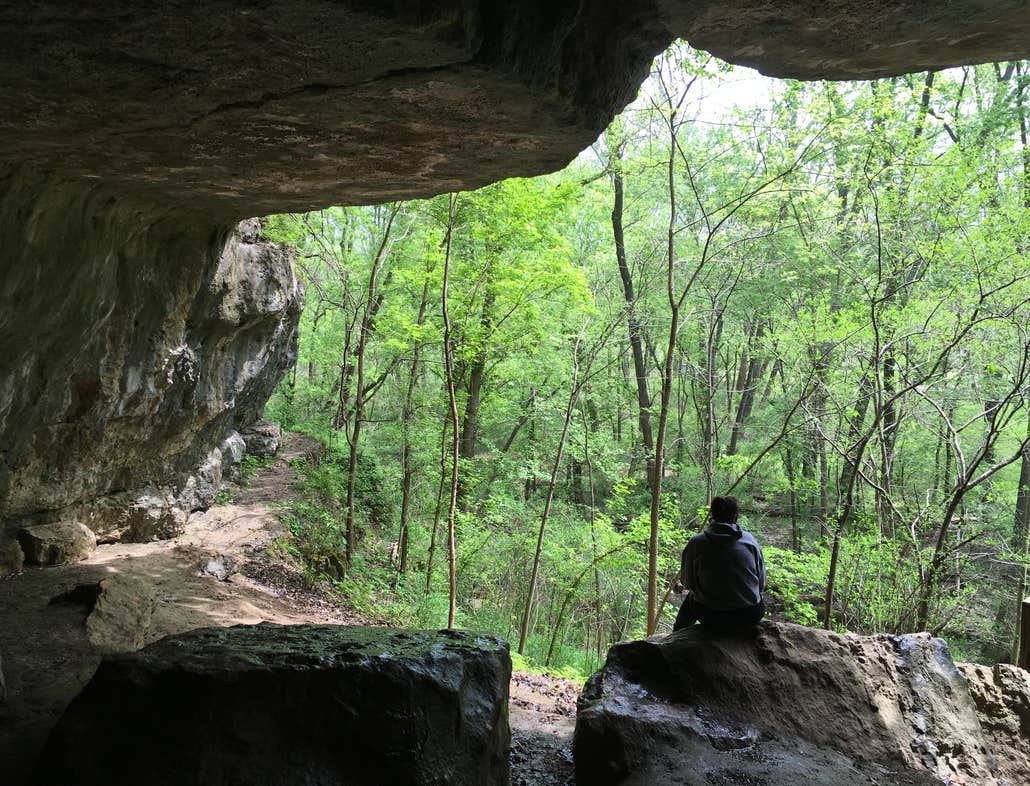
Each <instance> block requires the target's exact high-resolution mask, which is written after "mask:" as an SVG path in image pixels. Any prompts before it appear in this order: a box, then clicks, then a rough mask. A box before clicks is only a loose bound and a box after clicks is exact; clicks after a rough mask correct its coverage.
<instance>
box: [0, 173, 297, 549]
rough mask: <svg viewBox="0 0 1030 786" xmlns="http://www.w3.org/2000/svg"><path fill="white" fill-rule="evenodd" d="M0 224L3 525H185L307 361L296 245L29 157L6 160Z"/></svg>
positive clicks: (139, 533) (107, 533)
mask: <svg viewBox="0 0 1030 786" xmlns="http://www.w3.org/2000/svg"><path fill="white" fill-rule="evenodd" d="M0 226H3V227H6V228H7V229H6V230H5V232H7V235H6V236H7V237H8V238H9V239H10V240H11V242H10V243H4V244H2V247H0V282H2V284H0V358H3V373H0V444H2V445H3V449H2V450H0V522H3V521H6V522H8V527H9V528H14V527H17V526H20V525H21V524H24V523H37V522H46V521H50V520H57V519H71V518H74V519H77V520H79V521H82V522H84V523H86V524H87V525H88V526H90V528H92V529H94V530H95V531H96V532H98V533H99V534H100V535H101V537H102V538H104V539H116V538H118V537H122V536H124V537H126V538H128V539H132V540H148V539H151V538H165V537H170V536H173V535H174V534H176V533H177V532H179V531H181V529H182V526H183V525H184V523H185V520H186V518H185V517H186V515H188V512H189V510H190V509H191V508H192V507H196V506H197V505H198V504H199V505H200V506H202V505H204V504H209V503H208V499H209V498H211V497H213V493H212V492H211V491H210V489H209V490H207V491H206V492H205V494H202V495H201V500H200V502H199V503H198V502H197V500H196V499H194V500H190V499H188V495H184V492H185V491H186V490H187V485H188V484H187V478H188V477H189V476H190V475H191V474H192V473H193V471H194V469H195V468H197V467H200V466H201V465H203V464H205V463H206V462H207V461H208V460H209V459H211V451H212V448H215V447H217V446H219V445H220V444H221V443H222V442H223V441H224V440H225V439H226V437H227V436H229V435H230V433H231V432H232V431H233V430H234V429H235V427H236V424H237V423H243V424H249V423H251V422H253V421H254V420H256V419H257V417H258V416H259V415H260V412H261V409H262V407H263V406H264V403H265V401H266V400H267V398H268V396H269V395H270V393H271V391H272V389H273V388H274V386H275V385H276V383H277V382H278V381H279V379H281V378H282V375H283V374H284V373H285V371H286V369H287V368H288V367H289V366H290V365H291V363H292V362H293V359H294V357H295V355H296V331H297V322H298V319H299V315H300V308H301V290H300V288H299V287H298V284H297V280H296V277H295V275H294V269H293V252H292V251H289V250H288V249H286V248H283V247H280V246H278V245H276V244H273V243H270V242H267V241H264V240H261V239H260V237H259V236H258V235H257V232H258V231H259V230H258V229H257V226H258V225H257V224H256V222H250V223H249V224H245V225H242V226H241V228H240V229H238V230H233V231H223V230H221V229H219V228H218V227H217V226H216V225H214V224H213V223H212V221H211V219H210V218H209V217H207V216H202V215H198V214H190V213H186V212H182V211H175V212H172V211H169V210H168V209H167V208H159V207H157V206H155V205H154V204H150V203H147V202H138V201H135V200H131V199H119V198H117V197H116V196H115V195H114V194H113V193H111V192H110V191H107V190H106V189H104V188H102V187H99V186H95V187H92V188H88V189H85V190H83V189H82V188H81V186H80V185H79V184H71V185H70V184H68V183H67V182H66V181H63V180H61V179H60V178H55V177H53V176H48V175H44V174H42V173H41V172H40V171H39V170H36V169H32V168H21V169H19V170H18V171H8V172H7V173H6V176H5V174H4V173H3V172H2V170H0ZM217 461H218V462H221V457H219V458H218V459H217ZM215 491H217V490H215Z"/></svg>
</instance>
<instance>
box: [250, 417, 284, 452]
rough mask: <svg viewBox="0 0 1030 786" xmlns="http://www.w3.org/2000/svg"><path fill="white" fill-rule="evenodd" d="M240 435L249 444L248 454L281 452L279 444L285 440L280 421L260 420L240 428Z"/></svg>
mask: <svg viewBox="0 0 1030 786" xmlns="http://www.w3.org/2000/svg"><path fill="white" fill-rule="evenodd" d="M240 436H241V437H243V442H244V443H245V444H246V446H247V455H248V456H258V457H267V456H274V455H275V454H276V453H278V452H279V444H280V443H281V442H282V441H283V430H282V429H281V428H280V427H279V424H278V423H269V422H268V421H267V420H259V421H257V422H256V423H251V424H250V425H249V426H247V427H246V428H244V429H240Z"/></svg>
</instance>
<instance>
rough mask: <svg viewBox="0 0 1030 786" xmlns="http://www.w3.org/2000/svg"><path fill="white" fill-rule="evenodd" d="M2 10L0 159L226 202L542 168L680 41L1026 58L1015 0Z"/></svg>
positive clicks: (238, 207) (310, 197)
mask: <svg viewBox="0 0 1030 786" xmlns="http://www.w3.org/2000/svg"><path fill="white" fill-rule="evenodd" d="M0 24H2V25H3V33H4V35H3V38H4V41H5V46H4V48H3V50H2V52H0V74H3V77H2V79H0V105H2V106H3V107H4V117H3V120H2V121H0V150H3V151H5V153H6V155H7V157H9V158H10V159H12V160H17V161H26V160H31V161H50V162H53V163H54V164H55V165H57V166H59V167H60V169H61V171H63V172H64V173H66V174H68V175H74V176H77V177H90V178H102V179H103V180H105V181H106V182H108V183H111V184H113V185H115V186H116V187H117V188H118V189H119V191H122V192H132V193H136V194H142V195H151V196H154V195H157V196H158V197H159V198H160V199H162V200H164V199H170V200H171V201H172V202H174V203H176V204H179V205H190V204H194V205H199V206H201V207H203V208H205V209H209V210H212V211H216V212H218V213H220V214H221V215H222V216H235V217H241V216H244V215H255V214H262V213H272V212H282V211H285V210H297V209H305V208H312V207H317V206H324V205H327V204H341V203H349V204H360V203H369V202H376V201H383V200H388V199H396V198H400V197H415V196H428V195H430V194H436V193H441V192H444V191H447V190H451V189H466V188H474V187H477V186H481V185H485V184H487V183H489V182H492V181H495V180H498V179H500V178H503V177H513V176H519V175H532V174H539V173H541V172H545V171H548V170H553V169H556V168H559V167H561V166H563V165H564V164H565V163H567V162H568V161H569V160H571V159H572V158H573V157H574V156H575V155H576V154H577V153H579V151H580V150H582V149H583V148H584V147H586V146H587V145H589V144H590V143H591V142H592V141H593V140H594V139H595V138H596V136H597V134H598V132H599V131H600V130H601V129H602V128H603V127H604V126H605V125H606V124H607V122H608V121H609V120H610V119H611V117H612V115H613V114H614V113H615V112H617V111H618V110H619V109H621V108H622V107H623V106H625V104H626V103H627V102H628V101H629V100H630V99H631V98H632V97H633V95H634V93H635V91H636V89H637V86H638V85H639V84H640V82H641V81H642V80H643V78H644V76H645V75H646V73H647V69H648V67H649V65H650V62H651V59H652V58H653V57H654V56H655V55H656V54H657V53H658V52H660V51H661V50H662V49H664V48H665V47H666V46H667V45H668V43H669V42H670V41H671V40H672V39H673V38H675V37H682V38H686V39H688V40H689V41H690V42H691V43H693V44H694V45H696V46H700V47H702V48H707V49H710V50H711V51H713V52H715V53H716V54H718V55H719V56H720V57H724V58H726V59H727V60H730V61H733V62H739V63H746V64H748V65H754V66H756V67H758V68H759V69H761V70H764V71H766V72H767V73H773V74H777V75H783V76H797V77H803V78H808V79H812V78H851V77H861V78H868V77H872V76H880V75H886V74H897V73H902V72H906V71H913V70H917V69H921V68H929V67H935V68H936V67H942V66H948V65H954V64H957V63H965V62H984V61H988V60H991V59H1007V58H1014V57H1024V56H1026V55H1027V53H1028V52H1030V43H1028V42H1030V10H1028V9H1027V7H1026V6H1025V4H1023V3H1019V2H1014V1H1013V0H1007V1H1006V2H992V3H984V2H982V0H951V1H950V2H948V3H932V4H931V3H925V2H921V1H920V0H903V2H895V0H844V1H843V2H835V3H829V4H827V3H798V2H795V1H794V0H593V2H590V3H582V2H573V0H525V1H524V2H519V3H511V2H502V1H501V0H482V1H481V2H470V1H469V0H444V1H443V2H435V3H417V2H411V0H396V1H395V2H389V3H372V2H368V1H367V0H345V1H344V2H333V3H329V2H325V0H298V1H296V2H291V3H278V4H266V5H262V6H260V7H254V6H252V5H251V4H246V3H242V2H239V1H238V0H210V2H206V3H203V4H201V5H189V4H186V5H184V4H177V5H164V4H151V5H141V4H139V3H132V2H129V0H112V1H111V2H107V3H103V4H100V5H97V4H90V5H89V6H88V7H83V8H80V9H77V10H76V11H75V12H74V13H65V12H60V13H59V12H57V10H56V9H55V8H54V7H53V6H52V4H47V3H39V4H30V5H26V6H23V7H19V8H18V9H17V13H15V12H11V13H7V14H5V16H4V18H3V19H2V21H0Z"/></svg>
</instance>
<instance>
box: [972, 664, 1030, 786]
mask: <svg viewBox="0 0 1030 786" xmlns="http://www.w3.org/2000/svg"><path fill="white" fill-rule="evenodd" d="M959 670H960V671H961V672H962V674H963V675H964V676H965V678H966V680H967V681H968V683H969V693H970V695H971V696H972V697H973V701H974V702H975V703H976V711H977V714H978V715H979V716H980V726H981V727H982V728H983V730H984V733H985V734H986V735H987V737H988V739H989V740H990V741H991V743H992V745H991V747H992V749H993V751H994V754H995V756H996V757H997V760H998V769H999V771H1000V772H1001V774H1002V775H1003V776H1004V777H1007V778H1008V780H1009V782H1010V783H1012V784H1017V783H1027V782H1030V672H1028V671H1025V670H1023V669H1020V668H1017V667H1016V666H1012V665H1010V664H1007V663H999V664H997V665H995V666H981V665H979V664H975V663H960V664H959Z"/></svg>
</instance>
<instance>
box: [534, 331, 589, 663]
mask: <svg viewBox="0 0 1030 786" xmlns="http://www.w3.org/2000/svg"><path fill="white" fill-rule="evenodd" d="M580 339H582V334H580ZM580 339H577V341H576V347H575V349H574V351H573V355H574V357H573V376H572V390H571V391H570V392H569V402H568V404H567V405H566V407H565V419H564V421H563V422H562V430H561V436H560V437H558V449H557V451H556V453H555V456H554V464H553V465H552V466H551V478H550V480H549V481H548V484H547V494H546V496H545V497H544V511H543V513H542V514H541V516H540V529H539V530H538V531H537V536H536V551H534V552H533V569H532V571H531V572H530V577H529V589H528V590H527V592H526V608H525V611H524V612H523V614H522V628H521V629H520V630H519V649H518V652H519V655H524V654H525V652H526V639H527V638H528V637H529V620H530V617H531V616H532V612H533V598H534V597H535V595H536V581H537V576H538V575H539V572H540V555H541V553H542V552H543V548H544V531H545V529H546V528H547V519H548V516H550V513H551V502H552V501H553V500H554V489H555V486H556V485H557V483H558V473H559V471H560V470H561V461H562V456H563V455H564V454H565V441H566V439H567V438H568V435H569V424H570V423H571V422H572V415H573V413H574V412H575V411H576V400H577V399H578V398H579V391H580V380H579V344H580Z"/></svg>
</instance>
